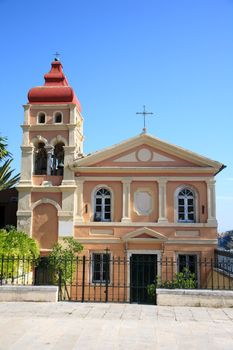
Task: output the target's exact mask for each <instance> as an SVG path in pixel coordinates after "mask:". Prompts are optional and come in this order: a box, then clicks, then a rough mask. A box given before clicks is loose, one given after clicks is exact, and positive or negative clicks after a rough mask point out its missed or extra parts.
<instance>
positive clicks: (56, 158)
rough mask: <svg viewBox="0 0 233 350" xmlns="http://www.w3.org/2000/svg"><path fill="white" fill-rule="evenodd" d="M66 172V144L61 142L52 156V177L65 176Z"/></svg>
mask: <svg viewBox="0 0 233 350" xmlns="http://www.w3.org/2000/svg"><path fill="white" fill-rule="evenodd" d="M63 170H64V143H63V142H59V143H57V144H56V145H55V147H54V152H53V156H52V170H51V174H52V175H63Z"/></svg>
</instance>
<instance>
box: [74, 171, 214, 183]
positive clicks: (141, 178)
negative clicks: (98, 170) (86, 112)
mask: <svg viewBox="0 0 233 350" xmlns="http://www.w3.org/2000/svg"><path fill="white" fill-rule="evenodd" d="M93 172H95V168H93ZM78 177H79V176H76V178H78ZM84 178H85V181H123V180H124V179H125V177H122V176H120V175H119V176H101V175H100V176H85V177H84ZM212 178H213V177H212V176H205V177H204V176H195V177H194V176H191V177H184V176H180V177H178V176H169V175H167V176H132V177H130V179H131V181H146V182H148V181H153V182H154V181H157V182H158V181H159V180H164V181H198V182H203V181H208V179H212Z"/></svg>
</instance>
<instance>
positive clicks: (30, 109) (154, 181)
mask: <svg viewBox="0 0 233 350" xmlns="http://www.w3.org/2000/svg"><path fill="white" fill-rule="evenodd" d="M54 77H55V78H54ZM57 77H58V78H57ZM59 79H60V80H59ZM45 81H46V82H45V86H43V89H44V90H43V96H42V97H41V94H40V93H39V92H40V91H41V90H40V87H37V88H34V89H32V90H31V92H30V93H29V101H28V103H27V104H26V105H25V106H24V110H25V115H24V124H23V125H22V129H23V143H22V167H21V169H22V171H21V180H20V184H19V186H18V191H19V207H18V228H20V229H23V230H25V231H26V232H28V234H29V235H31V236H32V237H33V238H35V239H37V240H38V242H39V244H40V247H41V254H47V253H48V252H49V251H50V250H51V248H52V246H53V244H54V243H55V242H57V240H59V239H60V238H62V237H74V238H75V239H77V240H78V241H79V242H81V243H82V244H83V246H84V253H85V254H87V255H90V254H92V253H93V252H104V251H105V250H106V249H108V250H109V251H110V252H111V255H112V256H116V257H118V256H120V257H130V256H131V254H135V252H136V253H137V252H138V254H147V253H150V254H156V255H157V256H158V257H159V258H165V257H169V258H171V257H172V258H174V259H176V257H177V255H178V254H195V255H196V256H198V257H200V258H208V257H212V256H213V252H214V249H215V247H216V244H217V239H216V235H217V220H216V212H215V175H216V173H217V172H219V171H220V170H222V168H223V167H224V166H223V165H222V164H221V163H219V162H216V161H213V160H210V159H207V158H205V157H203V156H200V155H198V154H195V153H193V152H190V151H187V150H184V149H182V148H180V147H178V146H174V145H171V144H169V143H167V142H164V141H162V140H160V139H158V138H155V137H153V136H151V135H148V134H147V133H142V134H140V135H137V136H135V137H134V138H131V139H129V140H126V141H124V142H122V143H120V144H118V145H115V146H114V147H109V148H106V149H104V150H102V151H98V152H95V153H93V154H90V155H85V153H84V152H83V118H82V115H81V111H80V104H79V102H78V100H77V98H76V96H75V94H74V93H73V95H72V99H71V100H69V101H67V98H68V97H67V96H68V93H67V94H66V95H62V94H63V90H61V95H59V91H60V90H59V88H60V86H61V85H62V86H65V87H69V85H68V82H67V80H66V78H65V77H64V74H63V72H62V66H61V64H60V62H59V61H54V62H53V63H52V69H51V71H50V72H49V73H48V74H47V75H46V76H45ZM48 82H49V84H50V87H47V85H46V84H48ZM66 84H67V85H66ZM51 85H52V87H53V94H51V93H50V88H51ZM69 88H70V87H69ZM46 89H47V90H46ZM70 89H71V88H70ZM46 91H47V92H46ZM72 91H73V90H72ZM68 92H69V93H70V90H69V91H68ZM54 96H55V97H56V98H55V97H54ZM64 96H65V97H64ZM63 98H64V99H65V101H63ZM57 112H58V113H60V115H61V122H60V121H59V122H58V123H57V122H56V118H55V116H56V113H57ZM41 113H42V114H43V118H41ZM40 118H41V119H40ZM41 121H42V122H41ZM58 143H59V144H62V147H63V151H64V156H63V163H64V164H63V163H62V165H63V168H62V172H63V173H62V175H61V173H59V174H55V175H54V174H53V171H54V169H53V170H52V171H51V164H52V162H53V159H55V153H54V150H55V148H56V145H57V144H58ZM41 148H43V150H44V151H43V152H46V155H45V156H44V159H45V160H44V162H46V164H45V163H44V164H45V165H44V168H43V169H42V168H41V169H42V170H43V171H44V172H45V173H42V172H43V171H42V170H41V169H39V172H40V171H41V173H38V169H37V168H36V166H37V167H38V165H35V164H36V159H37V155H38V154H39V152H40V149H41ZM44 154H45V153H44ZM41 162H42V160H41ZM38 164H40V163H39V162H38ZM36 172H37V173H36ZM100 190H101V191H102V190H105V191H106V193H105V195H104V194H102V197H101V198H100V199H99V202H98V198H97V197H98V193H99V192H98V191H100ZM182 191H186V192H185V193H186V194H184V192H182ZM104 196H105V197H104ZM182 196H183V197H182ZM185 196H186V197H185ZM104 201H105V202H104ZM109 203H110V204H109ZM182 203H184V204H182ZM190 203H191V204H190Z"/></svg>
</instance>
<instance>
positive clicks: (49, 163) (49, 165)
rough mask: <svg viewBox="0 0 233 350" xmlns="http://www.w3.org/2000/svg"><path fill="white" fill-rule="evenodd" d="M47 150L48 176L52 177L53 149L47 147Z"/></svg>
mask: <svg viewBox="0 0 233 350" xmlns="http://www.w3.org/2000/svg"><path fill="white" fill-rule="evenodd" d="M45 149H46V151H47V175H51V167H52V166H51V165H52V154H53V147H51V146H47V147H45Z"/></svg>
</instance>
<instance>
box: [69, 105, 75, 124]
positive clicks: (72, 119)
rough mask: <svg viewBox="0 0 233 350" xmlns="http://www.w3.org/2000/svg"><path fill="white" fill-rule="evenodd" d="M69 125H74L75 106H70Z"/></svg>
mask: <svg viewBox="0 0 233 350" xmlns="http://www.w3.org/2000/svg"><path fill="white" fill-rule="evenodd" d="M69 106H70V124H75V123H76V113H77V110H76V105H75V104H72V103H71V104H70V105H69Z"/></svg>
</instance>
